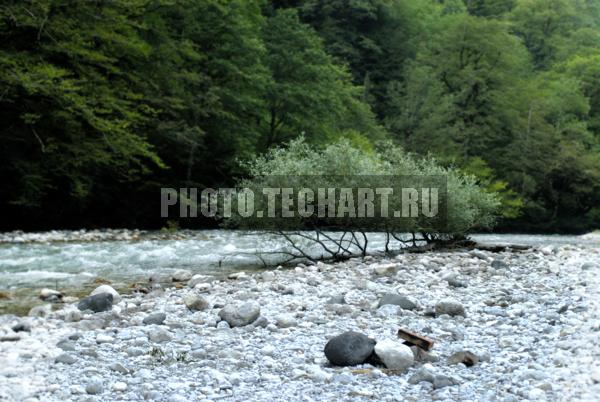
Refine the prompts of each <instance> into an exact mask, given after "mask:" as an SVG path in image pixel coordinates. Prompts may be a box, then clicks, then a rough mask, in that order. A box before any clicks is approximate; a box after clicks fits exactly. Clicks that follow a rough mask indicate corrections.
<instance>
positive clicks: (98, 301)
mask: <svg viewBox="0 0 600 402" xmlns="http://www.w3.org/2000/svg"><path fill="white" fill-rule="evenodd" d="M112 304H113V295H112V294H110V293H98V294H95V295H92V296H88V297H84V298H83V299H81V300H80V301H79V303H78V304H77V308H78V309H79V310H81V311H86V310H91V311H93V312H94V313H100V312H102V311H108V310H110V309H112Z"/></svg>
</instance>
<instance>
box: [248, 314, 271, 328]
mask: <svg viewBox="0 0 600 402" xmlns="http://www.w3.org/2000/svg"><path fill="white" fill-rule="evenodd" d="M267 325H269V320H268V319H267V317H265V316H264V315H261V316H259V317H258V318H257V319H256V320H254V322H253V323H252V326H254V327H257V328H258V327H260V328H266V327H267Z"/></svg>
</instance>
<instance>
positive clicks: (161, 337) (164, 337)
mask: <svg viewBox="0 0 600 402" xmlns="http://www.w3.org/2000/svg"><path fill="white" fill-rule="evenodd" d="M148 338H149V339H150V340H151V341H152V342H167V341H170V340H171V339H173V334H171V333H170V332H169V331H167V330H166V329H164V328H161V327H156V328H154V329H152V330H151V331H149V332H148Z"/></svg>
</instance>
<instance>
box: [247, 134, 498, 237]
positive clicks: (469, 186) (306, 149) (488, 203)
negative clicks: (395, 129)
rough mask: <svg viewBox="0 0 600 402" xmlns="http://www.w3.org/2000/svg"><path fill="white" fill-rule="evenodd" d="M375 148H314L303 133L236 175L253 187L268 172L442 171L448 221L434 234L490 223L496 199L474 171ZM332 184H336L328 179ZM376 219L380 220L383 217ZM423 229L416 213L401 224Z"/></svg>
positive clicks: (456, 233)
mask: <svg viewBox="0 0 600 402" xmlns="http://www.w3.org/2000/svg"><path fill="white" fill-rule="evenodd" d="M379 148H381V151H376V152H366V151H363V150H361V149H358V148H356V147H354V146H352V145H351V144H350V143H349V142H348V141H346V140H344V141H341V142H336V143H333V144H330V145H328V146H326V147H325V148H322V149H315V148H313V147H310V146H309V145H308V144H307V143H306V141H304V139H298V140H295V141H292V142H290V143H289V144H288V146H287V147H286V148H276V149H273V150H271V151H270V152H269V153H268V154H266V155H264V156H262V157H259V158H257V159H255V160H253V161H251V162H250V163H247V164H246V165H245V168H246V169H247V171H248V173H249V179H246V180H242V181H240V182H239V183H238V187H249V188H257V187H259V185H258V183H262V182H263V180H264V178H265V177H269V176H295V175H318V176H324V177H328V176H360V175H382V176H383V177H385V176H389V175H393V176H442V177H444V178H445V179H446V182H447V195H448V210H447V222H445V223H444V225H443V226H442V227H437V228H433V231H434V234H436V235H446V236H449V237H453V238H454V237H462V236H464V235H465V234H467V233H469V232H470V231H472V230H474V229H489V228H491V227H493V226H494V223H495V221H496V213H497V211H498V207H499V201H498V199H497V198H496V196H495V195H494V194H491V193H489V192H487V191H485V190H483V189H482V188H481V187H480V186H479V185H478V184H477V181H476V179H475V177H473V176H470V175H465V174H463V173H461V172H460V171H458V170H456V169H452V168H447V167H443V166H441V165H439V164H438V163H437V161H436V160H435V159H433V158H420V157H416V156H414V155H411V154H408V153H406V152H405V151H404V150H403V149H402V148H399V147H396V146H394V145H392V144H390V143H383V144H380V146H379ZM351 179H352V178H349V180H351ZM286 183H288V182H287V181H286ZM288 185H289V184H288ZM332 186H334V187H340V186H341V185H340V184H339V183H337V184H336V183H332ZM349 187H351V186H349ZM257 209H259V208H257ZM390 209H393V208H391V207H390ZM281 219H287V218H281ZM379 219H380V220H382V221H383V218H379ZM282 225H283V222H282ZM424 230H425V229H424V227H423V226H422V223H421V222H420V221H419V220H418V219H412V220H411V223H410V224H408V225H407V226H406V231H412V232H417V233H418V232H421V231H424ZM427 230H428V231H429V230H431V228H430V227H428V229H427Z"/></svg>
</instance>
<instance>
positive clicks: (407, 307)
mask: <svg viewBox="0 0 600 402" xmlns="http://www.w3.org/2000/svg"><path fill="white" fill-rule="evenodd" d="M174 276H176V279H177V280H180V281H184V282H176V283H177V284H180V285H179V286H173V287H168V288H155V289H153V290H151V291H150V292H149V293H147V294H142V293H140V294H132V295H118V294H114V295H111V296H110V298H111V299H112V301H113V302H114V304H113V306H112V308H111V309H110V310H108V311H104V312H97V313H92V312H90V311H89V310H87V311H80V310H79V309H78V308H77V303H73V304H67V305H64V306H63V307H61V308H60V309H59V310H55V311H51V310H50V309H49V307H47V306H46V307H45V306H39V307H36V308H34V309H33V311H31V313H30V316H28V317H15V316H9V315H5V316H0V340H1V342H0V361H1V362H2V365H0V400H2V401H4V400H7V401H12V400H15V401H22V400H26V401H55V400H56V401H67V400H69V401H70V400H74V401H112V400H123V401H139V400H157V401H190V400H227V401H313V400H315V401H357V400H374V401H375V400H377V401H415V402H416V401H428V400H449V401H467V400H471V401H496V400H498V401H521V400H557V401H565V400H597V398H598V395H600V384H599V382H600V363H599V362H600V359H599V355H600V340H599V337H598V335H599V334H600V332H599V331H600V316H599V311H600V309H599V306H598V304H599V303H600V286H599V285H600V250H599V249H594V248H578V247H575V246H560V247H550V246H549V247H542V248H536V249H532V250H530V251H525V252H514V253H511V252H504V253H489V252H485V251H480V250H473V251H464V252H431V253H425V254H402V255H399V256H397V257H395V258H373V257H367V258H365V259H355V260H350V261H346V262H343V263H335V264H323V263H319V264H316V265H311V266H304V265H302V264H300V265H298V266H297V267H295V268H292V269H283V268H279V269H276V270H272V271H264V272H258V273H252V274H243V273H238V274H233V275H230V278H229V279H226V280H215V279H213V278H211V277H208V276H201V275H195V276H193V277H191V279H190V276H191V273H189V272H185V271H181V272H177V273H176V275H175V274H174ZM103 289H106V288H103ZM96 294H100V295H107V294H108V293H103V292H102V291H99V292H96ZM53 297H54V298H56V295H54V296H53ZM107 297H108V296H107ZM86 303H87V304H86V306H88V307H87V308H90V307H89V305H90V304H89V302H87V301H86ZM388 303H391V304H388ZM399 328H405V329H408V330H410V331H412V332H415V333H417V334H420V335H423V336H427V337H429V338H431V339H432V340H433V341H434V346H433V348H432V349H431V350H430V351H429V352H424V351H422V350H419V349H417V348H415V347H413V352H414V356H413V357H414V361H411V360H410V356H408V358H409V359H408V363H406V364H410V365H409V366H408V367H407V368H406V366H405V365H404V364H405V362H406V359H405V358H406V357H407V356H406V354H404V355H403V354H402V353H400V352H401V350H402V348H405V347H406V346H405V345H399V341H398V338H397V336H396V332H397V331H398V329H399ZM346 331H355V332H358V333H362V334H364V335H367V336H368V337H369V338H371V339H372V340H374V341H369V339H367V338H366V337H365V339H367V342H372V343H373V344H374V345H375V351H376V352H378V353H379V355H381V356H379V355H378V356H379V357H383V359H382V360H383V361H385V362H386V363H387V364H388V365H390V366H394V367H396V369H394V370H390V369H388V368H387V367H386V366H385V365H384V364H383V363H382V362H377V361H373V360H369V362H364V363H360V364H357V365H354V366H344V367H340V366H334V365H332V364H331V363H330V362H329V361H328V359H327V357H326V356H325V354H324V347H325V345H326V344H327V342H328V341H329V340H331V339H332V338H334V337H336V336H338V335H340V334H342V333H344V332H346ZM376 343H377V344H376ZM398 345H399V346H398ZM371 347H372V346H371ZM388 352H389V354H387V353H388ZM396 352H397V353H396ZM457 352H462V354H460V353H459V354H457ZM384 353H386V355H385V356H383V354H384ZM394 353H396V354H394ZM457 356H458V357H457ZM464 356H471V358H472V359H474V361H475V364H473V365H469V366H467V365H465V364H463V363H461V362H460V361H463V360H464V359H463V358H464ZM394 359H395V360H394ZM401 359H405V360H401ZM470 363H472V362H470ZM470 363H469V364H470Z"/></svg>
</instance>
